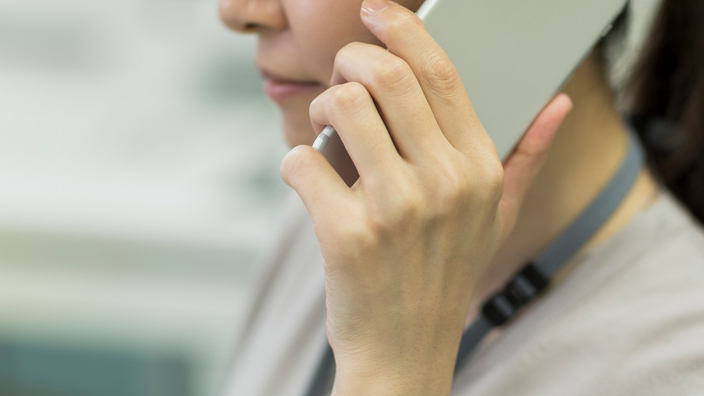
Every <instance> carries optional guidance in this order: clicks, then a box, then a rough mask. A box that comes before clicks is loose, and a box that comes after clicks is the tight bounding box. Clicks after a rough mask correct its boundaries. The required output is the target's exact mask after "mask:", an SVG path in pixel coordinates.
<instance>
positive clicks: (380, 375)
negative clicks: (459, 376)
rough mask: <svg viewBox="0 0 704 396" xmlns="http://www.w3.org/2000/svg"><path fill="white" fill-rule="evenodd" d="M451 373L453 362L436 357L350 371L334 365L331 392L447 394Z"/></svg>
mask: <svg viewBox="0 0 704 396" xmlns="http://www.w3.org/2000/svg"><path fill="white" fill-rule="evenodd" d="M452 362H453V363H454V359H452ZM453 375H454V364H447V362H440V361H436V362H434V363H432V362H427V361H426V362H423V361H418V362H412V363H408V364H400V365H398V366H396V367H393V368H390V367H384V368H383V369H371V368H367V369H364V370H354V371H352V370H345V369H344V368H338V370H337V372H336V373H335V384H334V387H333V391H332V396H367V395H369V396H396V395H404V396H447V395H449V394H450V390H451V388H452V379H453Z"/></svg>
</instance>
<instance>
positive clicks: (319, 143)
mask: <svg viewBox="0 0 704 396" xmlns="http://www.w3.org/2000/svg"><path fill="white" fill-rule="evenodd" d="M335 133H336V131H335V128H333V127H332V125H328V126H326V127H325V129H323V131H322V132H320V135H318V138H317V139H315V142H313V148H314V149H316V150H318V151H319V152H320V153H322V154H325V147H327V145H328V143H330V139H331V138H332V137H333V135H334V134H335Z"/></svg>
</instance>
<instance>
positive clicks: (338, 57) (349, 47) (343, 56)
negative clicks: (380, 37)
mask: <svg viewBox="0 0 704 396" xmlns="http://www.w3.org/2000/svg"><path fill="white" fill-rule="evenodd" d="M360 45H363V44H362V43H360V42H358V41H353V42H351V43H347V44H345V46H344V47H342V48H341V49H340V50H339V51H337V54H335V61H334V63H333V65H334V68H335V69H337V68H338V66H339V65H340V64H341V63H344V62H346V61H347V60H349V59H354V53H355V51H357V50H358V49H359V46H360Z"/></svg>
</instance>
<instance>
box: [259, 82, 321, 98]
mask: <svg viewBox="0 0 704 396" xmlns="http://www.w3.org/2000/svg"><path fill="white" fill-rule="evenodd" d="M318 87H320V84H292V83H284V82H280V81H274V80H269V79H267V80H264V91H266V94H267V96H269V97H270V98H271V99H272V100H273V101H275V102H282V101H284V100H286V99H288V98H291V97H293V96H296V95H300V94H303V93H306V92H310V91H311V90H313V89H315V88H318Z"/></svg>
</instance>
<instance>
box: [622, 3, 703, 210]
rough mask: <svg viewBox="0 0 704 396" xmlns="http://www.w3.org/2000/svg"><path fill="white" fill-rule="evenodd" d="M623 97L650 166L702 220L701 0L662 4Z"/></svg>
mask: <svg viewBox="0 0 704 396" xmlns="http://www.w3.org/2000/svg"><path fill="white" fill-rule="evenodd" d="M628 99H629V102H630V106H629V107H630V111H631V112H632V114H633V116H632V120H631V121H632V122H633V125H634V127H635V128H636V130H637V132H638V134H639V135H640V137H641V140H642V141H643V144H644V146H645V150H646V153H647V155H648V160H649V163H650V165H651V168H652V169H653V171H654V172H655V174H656V175H657V176H658V177H659V178H660V180H661V182H662V183H663V184H664V185H665V186H667V187H668V188H669V189H670V190H671V191H672V193H673V194H674V195H675V196H676V197H677V198H678V199H679V200H680V201H682V202H683V203H684V204H685V205H686V206H687V207H688V208H689V209H690V210H691V212H692V213H693V214H694V215H695V216H696V217H697V218H698V219H699V220H700V221H702V222H704V1H703V0H663V2H662V5H661V9H660V11H659V14H658V15H657V17H656V19H655V21H654V26H653V30H652V33H651V35H650V38H649V39H648V41H647V43H646V45H645V47H644V50H643V54H642V57H641V59H640V61H639V63H638V64H637V66H636V68H635V70H634V73H633V75H632V77H631V80H630V83H629V87H628Z"/></svg>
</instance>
